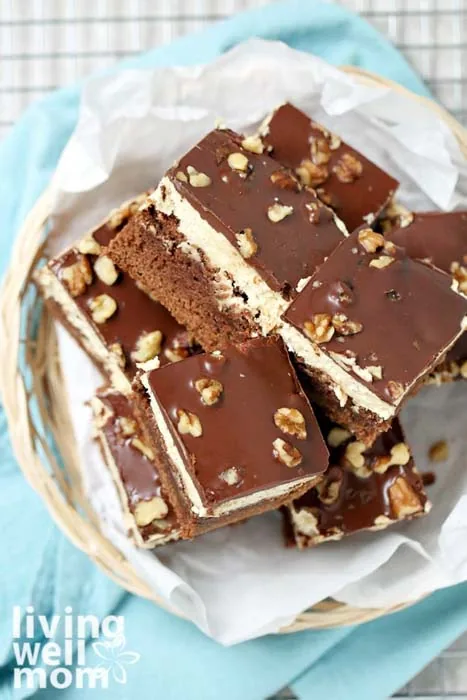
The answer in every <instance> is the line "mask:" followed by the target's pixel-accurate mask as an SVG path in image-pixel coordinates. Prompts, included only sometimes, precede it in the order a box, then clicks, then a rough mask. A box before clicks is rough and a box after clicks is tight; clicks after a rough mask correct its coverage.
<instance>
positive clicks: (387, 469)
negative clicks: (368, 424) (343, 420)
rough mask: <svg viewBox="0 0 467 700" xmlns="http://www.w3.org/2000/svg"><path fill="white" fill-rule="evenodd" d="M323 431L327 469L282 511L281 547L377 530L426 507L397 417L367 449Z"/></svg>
mask: <svg viewBox="0 0 467 700" xmlns="http://www.w3.org/2000/svg"><path fill="white" fill-rule="evenodd" d="M320 426H321V427H322V429H323V430H324V429H325V430H326V435H327V443H328V445H329V448H330V451H331V454H330V466H329V469H328V470H327V472H326V474H325V476H324V479H323V481H322V482H321V483H320V484H319V485H318V486H316V487H314V488H312V489H311V490H310V491H308V492H307V493H306V494H304V495H303V496H301V497H300V498H298V499H297V500H295V501H293V503H291V504H290V506H288V507H286V508H285V509H284V510H283V512H284V516H285V524H286V539H287V544H289V545H292V546H297V547H299V548H300V549H304V548H306V547H314V546H315V545H317V544H321V543H322V542H327V541H328V540H340V539H341V538H342V537H344V536H345V535H351V534H353V533H355V532H360V531H361V530H380V529H383V528H386V527H387V526H388V525H391V524H393V523H396V522H400V521H402V520H407V519H411V518H414V517H419V516H421V515H424V514H425V513H428V512H429V509H430V507H431V504H430V502H429V501H428V499H427V496H426V493H425V491H424V488H423V481H422V478H421V476H420V474H419V473H418V472H417V470H416V467H415V465H414V462H413V458H412V456H411V454H410V451H409V448H408V446H407V444H406V443H405V441H404V436H403V434H402V430H401V427H400V424H399V422H398V420H397V419H395V420H394V423H393V425H392V427H391V429H390V430H389V431H388V432H386V433H383V434H381V435H379V437H378V438H377V440H376V442H375V443H374V444H373V446H372V447H370V448H368V447H365V445H364V444H363V443H362V442H359V441H357V440H356V439H355V438H354V437H353V436H352V435H351V434H350V433H349V432H348V431H347V430H345V429H344V428H341V427H340V426H336V425H334V426H331V425H328V427H327V428H325V426H324V425H323V424H322V422H321V421H320Z"/></svg>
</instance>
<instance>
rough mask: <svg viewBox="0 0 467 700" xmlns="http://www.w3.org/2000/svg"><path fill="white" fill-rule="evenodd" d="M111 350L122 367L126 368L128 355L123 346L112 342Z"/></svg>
mask: <svg viewBox="0 0 467 700" xmlns="http://www.w3.org/2000/svg"><path fill="white" fill-rule="evenodd" d="M109 351H110V352H111V353H112V355H113V356H114V357H115V358H116V360H117V363H118V366H119V367H120V369H125V366H126V357H125V353H124V351H123V348H122V346H121V345H120V343H112V344H111V345H109Z"/></svg>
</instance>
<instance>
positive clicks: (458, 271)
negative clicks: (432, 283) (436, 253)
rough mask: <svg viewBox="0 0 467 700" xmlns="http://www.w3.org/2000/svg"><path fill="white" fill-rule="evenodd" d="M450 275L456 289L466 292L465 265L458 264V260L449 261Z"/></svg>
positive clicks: (466, 270) (466, 276)
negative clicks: (456, 285) (455, 284)
mask: <svg viewBox="0 0 467 700" xmlns="http://www.w3.org/2000/svg"><path fill="white" fill-rule="evenodd" d="M450 270H451V275H452V276H453V278H454V280H455V281H456V282H457V284H458V287H457V291H459V292H461V293H462V294H467V267H464V266H463V265H460V264H459V263H458V262H453V263H451V267H450Z"/></svg>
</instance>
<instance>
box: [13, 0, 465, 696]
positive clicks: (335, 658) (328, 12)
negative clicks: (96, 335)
mask: <svg viewBox="0 0 467 700" xmlns="http://www.w3.org/2000/svg"><path fill="white" fill-rule="evenodd" d="M251 36H261V37H264V38H271V39H281V40H283V41H285V42H287V43H288V44H290V45H291V46H293V47H295V48H298V49H301V50H305V51H311V52H313V53H315V54H318V55H320V56H322V57H323V58H325V59H326V60H328V61H329V62H331V63H334V64H354V65H357V66H360V67H363V68H367V69H369V70H373V71H375V72H378V73H380V74H381V75H384V76H386V77H389V78H392V79H393V80H396V81H398V82H400V83H401V84H403V85H405V86H406V87H408V88H410V89H411V90H414V91H415V92H418V93H420V94H428V93H427V90H426V88H425V86H424V85H423V83H422V82H421V81H420V79H419V78H418V77H417V75H416V74H415V73H414V72H413V71H412V69H411V68H410V67H409V65H408V64H407V63H406V61H405V60H404V59H403V58H402V57H401V56H400V54H399V53H398V52H397V51H396V50H395V49H394V48H393V47H392V46H391V45H390V44H389V43H388V42H387V41H386V40H384V39H383V38H382V37H381V36H380V35H379V34H378V33H377V32H376V31H375V30H374V29H372V28H371V27H370V26H369V25H367V24H366V23H365V22H364V21H363V20H361V19H360V18H358V17H356V16H354V15H353V14H351V13H349V12H348V11H346V10H345V9H344V8H342V7H338V6H335V5H330V4H326V3H320V2H317V1H311V0H302V1H299V0H296V1H295V2H289V3H280V4H273V5H270V6H268V7H266V8H263V9H260V10H254V11H252V12H248V13H245V14H242V15H238V16H236V17H234V18H232V19H230V20H228V21H226V22H224V23H222V24H217V25H215V26H213V27H212V28H210V29H208V30H207V31H204V32H203V33H201V34H197V35H193V36H189V37H187V38H184V39H182V40H180V41H177V42H175V43H174V44H172V45H170V46H167V47H163V48H161V49H157V50H155V51H151V52H149V53H147V54H145V55H142V56H138V57H136V58H134V59H132V60H130V61H126V62H125V63H122V64H119V66H117V68H115V69H113V70H120V69H121V68H122V67H149V66H157V65H159V66H161V65H169V64H193V63H200V62H205V61H209V60H211V59H213V58H214V57H216V56H218V55H219V54H220V53H222V52H223V51H225V50H227V49H229V48H230V47H232V46H234V45H235V44H236V43H238V42H239V41H242V40H244V39H246V38H248V37H251ZM78 103H79V87H72V88H68V89H65V90H60V91H58V92H55V93H53V94H51V95H50V96H48V97H47V98H45V99H44V100H42V101H41V102H39V103H36V104H35V105H33V106H32V107H31V108H30V109H28V110H27V112H26V113H25V114H24V116H23V117H22V118H21V120H20V121H19V123H18V124H17V126H16V127H15V128H14V129H13V130H12V132H11V133H10V134H9V136H8V138H7V139H6V140H5V141H4V142H3V143H2V144H0V210H1V211H2V231H1V236H0V271H1V272H3V271H4V270H5V268H6V266H7V264H8V259H9V254H10V249H11V246H12V243H13V241H14V238H15V235H16V232H17V231H18V228H19V226H20V225H21V223H22V222H23V220H24V218H25V216H26V214H27V212H28V211H29V210H30V209H31V207H32V205H33V204H34V202H35V201H36V199H37V197H38V196H39V194H40V193H41V192H42V191H43V189H44V188H45V187H46V185H47V183H48V181H49V179H50V177H51V174H52V172H53V170H54V168H55V165H56V163H57V160H58V158H59V156H60V153H61V151H62V149H63V147H64V145H65V143H66V141H67V139H68V138H69V136H70V134H71V132H72V130H73V127H74V125H75V122H76V119H77V111H78ZM0 342H1V341H0ZM0 533H1V534H0V543H1V546H0V699H1V700H5V699H6V698H10V697H15V698H19V697H26V696H27V695H28V694H31V692H33V691H29V693H28V692H26V691H19V692H13V690H12V673H13V666H14V663H13V653H12V614H13V606H21V608H22V609H24V608H25V607H26V606H27V605H33V606H34V607H35V609H36V611H37V612H38V613H41V614H44V615H47V616H49V618H50V616H51V615H53V614H54V613H63V611H64V608H65V607H66V606H72V608H73V612H74V613H75V614H78V613H81V614H86V613H92V614H94V615H97V616H99V617H102V616H105V615H107V614H109V613H111V612H115V611H116V612H117V613H118V614H122V615H124V616H125V620H126V637H127V648H128V649H132V650H134V651H136V652H138V653H140V654H141V659H140V661H139V663H138V665H137V666H132V667H131V666H130V667H129V668H128V681H127V685H122V686H119V685H117V686H115V685H114V686H112V690H111V697H112V698H129V697H151V698H156V697H163V698H165V699H166V700H169V699H171V698H173V699H174V700H179V699H180V700H182V698H186V697H190V698H192V699H193V700H198V699H199V700H209V699H210V698H216V699H217V698H218V697H223V698H224V699H225V700H230V699H232V700H234V699H235V700H236V699H239V698H242V700H247V699H248V698H251V699H252V700H260V699H261V698H264V697H266V696H268V695H270V694H271V693H273V692H274V691H276V690H278V689H279V688H281V687H282V686H284V685H286V684H292V685H293V688H294V690H295V691H296V692H297V693H298V694H299V696H300V697H302V698H310V697H315V698H318V700H319V699H320V698H324V697H325V696H326V695H327V694H328V693H332V694H333V697H334V699H335V700H338V699H340V698H342V699H344V698H345V699H346V700H347V699H349V700H351V699H353V698H358V700H365V698H368V699H371V700H377V699H378V698H384V697H387V695H388V694H390V693H391V692H392V691H394V690H396V688H397V687H398V686H400V685H402V684H403V683H404V682H405V681H406V680H407V679H408V678H409V677H410V676H411V675H413V674H414V673H415V672H416V671H418V670H419V669H420V668H421V667H422V666H424V665H425V664H426V663H427V662H428V661H429V659H430V658H431V657H432V656H434V655H435V654H436V653H437V652H438V651H439V650H440V649H441V648H442V647H444V646H446V645H447V644H449V643H450V642H451V640H453V639H455V638H456V636H457V635H459V634H460V633H461V632H462V631H463V630H464V629H465V628H466V627H467V596H466V591H467V589H466V587H465V586H458V587H456V588H455V589H451V590H446V591H442V592H439V593H438V594H436V595H434V596H432V597H431V598H430V599H428V600H426V601H424V602H423V603H421V604H419V605H417V606H416V607H414V608H412V609H410V610H407V611H404V612H402V613H399V614H397V615H394V616H390V617H388V618H385V619H383V620H380V621H377V622H374V623H371V624H368V625H365V626H363V627H361V628H359V629H349V628H347V629H338V630H331V631H315V632H303V633H299V634H296V635H288V636H281V637H279V636H277V637H273V636H271V637H267V638H263V639H259V640H254V641H251V642H248V643H245V644H241V645H238V646H237V647H234V648H230V649H225V648H222V647H220V646H219V645H217V644H216V643H215V642H213V641H211V640H210V639H207V638H205V637H204V636H203V635H202V634H201V633H200V632H198V630H197V629H195V628H194V627H193V626H192V625H190V624H189V623H187V622H184V621H181V620H178V619H175V618H173V617H172V616H170V615H168V614H167V613H165V612H163V611H162V610H160V609H158V608H157V607H156V606H155V605H153V604H150V603H148V602H147V601H144V600H141V599H137V598H135V597H133V596H130V595H128V594H126V593H125V592H124V591H122V590H121V589H120V588H119V587H118V586H116V585H115V584H114V583H112V582H111V581H110V580H109V579H108V578H106V577H105V576H104V575H103V574H102V573H101V572H100V571H99V570H98V569H97V568H96V567H95V565H94V564H93V563H91V562H90V561H89V560H88V559H87V557H85V556H84V555H83V554H82V553H81V552H79V551H77V550H76V549H75V548H74V547H73V546H72V545H71V544H70V543H69V542H68V541H67V540H66V538H65V537H64V535H63V534H62V533H61V532H60V531H59V530H58V529H57V528H56V526H55V525H54V523H53V522H52V520H51V518H50V516H49V515H48V513H47V512H46V510H45V508H44V506H43V505H42V503H41V502H40V500H39V498H38V497H37V496H36V495H35V493H33V492H32V491H31V489H30V488H29V486H28V485H27V484H26V482H25V481H24V479H23V477H22V475H21V473H20V471H19V469H18V467H17V465H16V464H15V460H14V457H13V455H12V453H11V449H10V446H9V442H8V436H7V432H6V425H5V418H4V415H3V413H0ZM38 638H39V639H40V635H39V636H38ZM91 653H93V652H92V650H91ZM97 661H99V659H98V658H97V657H96V662H97ZM182 668H183V670H182ZM57 692H60V693H64V694H65V695H66V697H69V698H70V699H71V698H73V697H74V693H76V692H79V693H80V697H83V696H85V697H87V696H88V695H89V697H101V696H103V694H104V693H105V691H98V690H90V691H88V693H86V691H84V690H80V691H74V690H72V689H69V690H66V691H56V690H53V689H52V690H42V691H39V692H38V697H40V698H49V697H50V698H54V697H55V695H56V693H57ZM92 694H93V695H92Z"/></svg>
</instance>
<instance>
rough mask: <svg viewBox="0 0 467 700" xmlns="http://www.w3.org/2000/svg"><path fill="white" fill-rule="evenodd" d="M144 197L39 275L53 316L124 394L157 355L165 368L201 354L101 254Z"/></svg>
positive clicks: (156, 305)
mask: <svg viewBox="0 0 467 700" xmlns="http://www.w3.org/2000/svg"><path fill="white" fill-rule="evenodd" d="M145 199H146V195H145V196H141V197H139V198H137V199H136V200H133V201H132V202H130V203H129V204H125V205H123V206H122V207H121V208H120V209H118V210H116V211H114V212H113V213H112V214H111V215H110V216H109V217H108V219H107V220H106V221H105V222H103V223H102V224H101V225H100V226H99V227H97V228H96V229H95V230H93V231H92V232H90V233H88V234H87V235H86V236H84V237H83V238H82V239H81V240H80V241H79V242H78V243H77V244H76V245H75V246H72V247H71V248H68V249H67V250H65V251H64V252H63V253H62V254H61V255H59V256H57V257H56V258H54V259H52V260H50V261H49V263H48V264H47V265H46V266H45V267H43V268H41V269H40V270H39V271H38V272H37V273H36V276H35V280H36V283H37V285H38V287H39V289H40V290H41V292H42V294H43V295H44V297H45V300H46V302H47V304H48V306H49V308H50V310H51V312H52V313H53V314H54V316H55V317H56V318H57V319H58V320H59V321H60V322H61V323H62V324H63V325H65V326H66V328H67V330H69V331H70V332H71V334H72V335H73V336H74V337H75V338H76V340H77V341H78V342H79V343H80V345H81V346H82V347H83V349H84V350H85V351H86V352H87V353H88V354H89V355H90V357H91V358H92V359H93V360H94V362H95V364H96V365H97V367H98V368H99V369H101V370H102V371H103V372H104V373H105V374H106V375H107V376H108V377H109V379H110V380H111V382H112V384H113V385H114V386H115V387H116V388H117V389H119V390H120V391H123V392H125V393H128V392H129V391H131V381H132V379H133V377H134V375H135V372H136V368H137V363H139V362H145V361H147V360H150V359H152V358H153V357H155V356H156V355H157V356H158V357H159V360H160V363H161V364H165V363H167V362H176V361H178V360H180V359H183V358H184V357H187V356H188V355H190V354H192V353H193V352H197V351H198V350H199V348H198V347H197V346H196V344H195V343H194V341H193V339H192V337H191V336H190V335H189V334H188V333H187V331H186V330H185V329H184V328H183V327H182V326H180V325H179V324H178V323H177V322H176V321H175V319H174V318H173V317H172V316H171V315H170V314H169V312H168V311H167V310H166V309H165V308H164V307H163V306H162V305H161V304H160V303H159V302H156V301H155V300H154V299H152V298H151V297H150V296H149V295H148V294H146V293H145V292H144V291H143V290H142V288H140V286H138V284H136V283H135V282H134V281H133V280H132V279H131V278H130V277H129V276H128V275H127V274H124V273H122V272H121V271H120V270H118V269H117V268H116V267H115V266H114V264H113V263H112V261H111V260H110V258H108V257H107V256H106V255H105V254H104V253H103V248H104V247H105V246H107V245H108V244H109V242H110V241H111V240H112V238H113V237H114V236H115V235H116V234H117V233H118V231H119V230H121V228H122V227H123V226H124V225H125V224H127V223H128V221H129V220H131V218H132V217H133V216H134V215H135V212H136V211H137V209H138V208H139V206H140V205H141V203H142V202H143V201H145Z"/></svg>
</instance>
